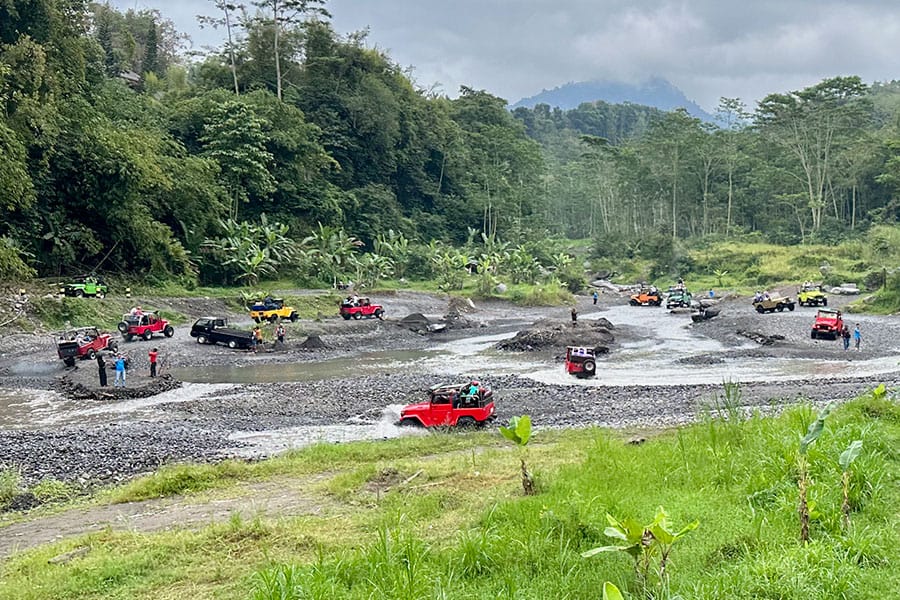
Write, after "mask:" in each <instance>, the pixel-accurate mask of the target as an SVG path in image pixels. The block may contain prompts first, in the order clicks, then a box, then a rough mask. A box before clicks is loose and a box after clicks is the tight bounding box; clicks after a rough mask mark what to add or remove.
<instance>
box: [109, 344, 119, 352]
mask: <svg viewBox="0 0 900 600" xmlns="http://www.w3.org/2000/svg"><path fill="white" fill-rule="evenodd" d="M118 348H119V344H118V343H117V342H110V343H108V344H107V345H106V349H107V350H109V351H110V352H115V351H116V350H118Z"/></svg>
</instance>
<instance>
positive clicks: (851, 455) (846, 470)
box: [838, 440, 863, 529]
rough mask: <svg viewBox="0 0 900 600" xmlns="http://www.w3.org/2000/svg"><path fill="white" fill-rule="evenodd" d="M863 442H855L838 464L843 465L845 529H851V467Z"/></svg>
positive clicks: (843, 453) (842, 507)
mask: <svg viewBox="0 0 900 600" xmlns="http://www.w3.org/2000/svg"><path fill="white" fill-rule="evenodd" d="M862 446H863V443H862V440H853V442H851V443H850V445H849V446H848V447H847V449H846V450H844V451H843V452H841V456H840V458H839V459H838V462H839V463H840V465H841V470H842V471H843V473H842V474H841V488H842V491H843V500H842V501H841V515H842V516H843V520H842V523H843V526H844V529H849V528H850V466H851V465H852V464H853V461H855V460H856V459H857V458H858V457H859V454H860V452H862Z"/></svg>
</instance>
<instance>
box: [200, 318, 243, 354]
mask: <svg viewBox="0 0 900 600" xmlns="http://www.w3.org/2000/svg"><path fill="white" fill-rule="evenodd" d="M191 337H192V338H196V339H197V343H198V344H224V345H226V346H228V347H229V348H245V349H246V348H249V347H250V346H251V345H252V344H253V332H252V331H242V330H240V329H229V328H228V320H227V319H225V318H224V317H201V318H199V319H197V321H196V322H195V323H194V324H193V326H191Z"/></svg>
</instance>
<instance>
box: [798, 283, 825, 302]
mask: <svg viewBox="0 0 900 600" xmlns="http://www.w3.org/2000/svg"><path fill="white" fill-rule="evenodd" d="M797 303H798V304H800V306H819V305H820V304H821V305H822V306H828V296H826V295H825V292H824V291H823V290H822V286H821V285H818V284H816V283H804V284H803V285H802V286H801V287H800V289H799V290H798V291H797Z"/></svg>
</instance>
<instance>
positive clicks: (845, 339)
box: [841, 325, 850, 351]
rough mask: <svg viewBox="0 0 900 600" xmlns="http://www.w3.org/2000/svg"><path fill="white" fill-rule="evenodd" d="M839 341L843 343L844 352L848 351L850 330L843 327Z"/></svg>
mask: <svg viewBox="0 0 900 600" xmlns="http://www.w3.org/2000/svg"><path fill="white" fill-rule="evenodd" d="M841 339H842V340H843V342H844V350H845V351H847V350H849V349H850V328H849V327H847V326H846V325H844V328H843V329H842V330H841Z"/></svg>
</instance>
